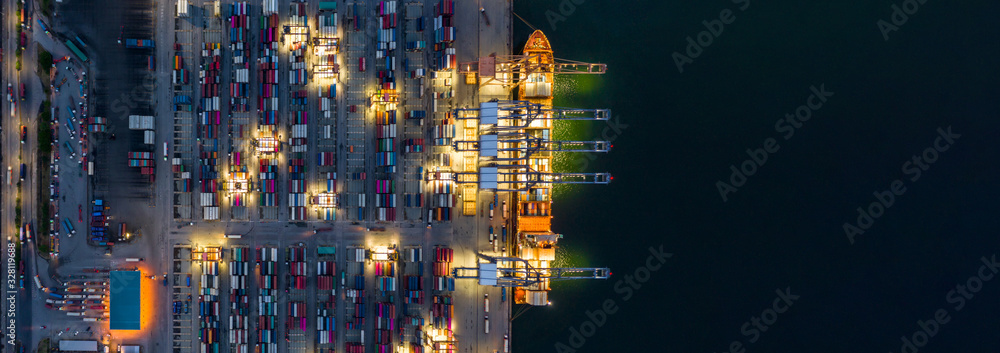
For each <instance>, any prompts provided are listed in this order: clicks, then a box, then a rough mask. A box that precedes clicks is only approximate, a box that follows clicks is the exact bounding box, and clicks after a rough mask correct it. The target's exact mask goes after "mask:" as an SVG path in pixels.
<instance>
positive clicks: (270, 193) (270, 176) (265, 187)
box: [258, 158, 278, 207]
mask: <svg viewBox="0 0 1000 353" xmlns="http://www.w3.org/2000/svg"><path fill="white" fill-rule="evenodd" d="M259 161H260V174H258V178H259V179H260V180H259V181H258V183H259V185H258V186H259V188H260V192H261V197H260V206H262V207H273V206H277V205H278V204H277V201H275V193H276V192H277V186H276V185H275V179H277V174H278V161H277V160H275V159H273V158H271V159H269V158H261V159H259Z"/></svg>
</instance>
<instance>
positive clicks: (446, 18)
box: [433, 0, 457, 70]
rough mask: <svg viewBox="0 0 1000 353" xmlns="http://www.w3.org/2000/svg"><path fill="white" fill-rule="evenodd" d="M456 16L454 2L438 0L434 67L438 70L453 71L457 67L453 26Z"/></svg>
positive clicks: (436, 6) (435, 10) (435, 19)
mask: <svg viewBox="0 0 1000 353" xmlns="http://www.w3.org/2000/svg"><path fill="white" fill-rule="evenodd" d="M454 14H455V3H454V1H453V0H438V1H437V3H436V4H434V16H436V17H434V60H433V62H434V67H435V69H437V70H451V69H454V68H455V67H456V66H457V59H456V58H455V48H454V47H452V44H453V42H454V41H455V27H454V26H453V25H452V15H454Z"/></svg>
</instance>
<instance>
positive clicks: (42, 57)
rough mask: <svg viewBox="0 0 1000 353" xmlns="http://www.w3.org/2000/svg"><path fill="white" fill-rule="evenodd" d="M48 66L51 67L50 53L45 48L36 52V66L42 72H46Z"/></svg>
mask: <svg viewBox="0 0 1000 353" xmlns="http://www.w3.org/2000/svg"><path fill="white" fill-rule="evenodd" d="M39 47H41V46H39ZM50 67H52V53H49V52H48V51H47V50H45V49H42V50H40V51H39V52H38V68H39V69H41V70H43V72H48V71H49V68H50Z"/></svg>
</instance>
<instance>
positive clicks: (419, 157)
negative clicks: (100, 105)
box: [25, 0, 608, 353]
mask: <svg viewBox="0 0 1000 353" xmlns="http://www.w3.org/2000/svg"><path fill="white" fill-rule="evenodd" d="M153 6H156V7H162V6H169V7H170V10H171V11H167V12H153V13H155V14H157V15H156V16H166V17H170V16H173V18H172V19H170V21H165V22H164V21H163V18H160V17H157V19H158V20H157V21H150V22H153V23H155V26H156V30H155V31H152V32H148V33H147V32H146V31H137V30H126V29H125V28H123V29H122V30H121V32H122V33H121V34H120V36H121V39H120V47H121V50H122V52H123V53H125V54H123V55H126V56H127V57H128V58H129V59H128V60H130V62H134V64H135V65H133V66H134V67H135V68H136V70H135V72H141V73H142V75H149V76H155V77H157V79H159V78H162V79H163V80H165V82H164V83H168V84H161V85H154V86H155V92H154V93H153V97H151V98H149V99H148V101H146V100H144V101H143V102H145V103H144V104H146V105H148V108H149V109H145V108H146V105H143V106H142V108H141V109H140V108H136V109H128V112H127V113H126V114H125V115H124V116H121V117H118V116H114V117H111V118H108V119H105V118H104V117H92V118H90V117H87V116H86V114H85V113H84V112H82V111H81V112H79V113H78V112H77V111H76V109H75V108H78V107H77V106H76V103H75V102H71V103H70V104H68V105H67V104H62V103H60V105H59V107H65V109H63V108H58V109H59V111H60V112H61V114H62V115H63V117H62V118H59V119H57V120H56V121H57V122H59V123H61V124H63V125H66V128H67V133H69V134H71V136H73V135H74V134H80V135H82V134H83V133H86V132H89V133H92V134H102V135H100V136H102V137H108V136H107V135H109V134H110V135H112V136H114V135H117V137H116V139H117V140H120V141H122V144H126V143H127V144H128V145H127V148H124V149H120V150H116V151H117V152H115V153H114V158H117V159H115V160H122V159H124V160H125V161H126V162H125V164H126V166H125V167H127V168H126V169H124V171H127V172H128V173H130V176H138V178H131V179H130V180H129V183H128V184H127V186H128V187H130V188H131V187H136V185H138V187H141V188H144V189H145V190H144V192H145V195H147V197H145V200H143V201H144V202H146V203H147V204H148V207H147V208H148V210H145V209H140V207H136V205H137V204H136V203H134V202H128V201H127V200H128V198H122V197H119V198H107V197H105V196H104V195H106V194H110V193H111V192H110V191H109V190H114V189H115V188H116V187H118V186H111V187H109V186H106V185H105V186H103V187H102V188H101V189H95V190H92V191H91V192H92V194H90V195H91V197H90V199H89V200H88V202H90V212H89V214H90V227H85V228H84V229H81V230H80V231H81V232H82V234H83V237H84V238H85V239H87V240H88V243H89V244H90V245H91V246H94V247H101V250H102V251H104V256H105V257H102V258H100V257H99V259H98V260H95V261H101V262H109V264H108V266H106V267H103V268H107V269H111V268H129V269H134V270H137V271H140V272H142V281H143V283H144V284H145V283H152V284H154V285H153V286H149V288H147V287H144V289H143V290H144V291H149V292H150V293H153V294H155V295H149V298H150V299H149V300H150V301H151V302H152V304H150V306H149V307H150V308H153V309H154V310H153V311H154V312H155V316H156V319H157V320H149V321H143V322H142V325H143V326H142V327H143V328H142V329H140V330H139V332H142V333H143V334H148V335H146V336H143V335H138V336H136V337H132V339H136V340H143V339H147V338H149V337H152V338H153V339H161V340H160V341H158V342H169V344H170V346H171V347H172V348H173V351H174V352H180V353H194V352H198V353H206V352H213V353H214V352H237V353H246V352H255V353H268V352H355V353H365V352H378V353H387V352H410V353H423V352H456V351H473V352H493V351H500V350H504V347H505V345H506V344H507V343H508V341H507V339H506V338H504V337H505V336H506V335H508V334H509V333H510V322H509V321H508V320H507V318H508V317H509V314H510V313H511V306H512V305H513V304H515V303H524V304H530V305H544V304H543V303H544V298H545V294H544V293H546V292H547V291H548V290H549V287H548V283H549V282H548V278H545V279H542V280H539V278H540V277H539V276H537V274H527V273H528V272H527V271H524V269H525V267H524V266H525V265H524V264H525V263H530V265H531V267H532V268H533V269H534V270H535V271H546V270H547V268H548V265H549V263H550V261H551V256H549V255H551V253H552V252H554V248H555V243H556V241H557V239H558V238H560V237H561V235H558V234H556V233H553V231H552V230H551V229H549V228H547V227H546V226H547V225H548V223H547V219H548V218H551V212H550V210H551V200H550V199H549V198H548V195H550V194H551V188H552V187H553V185H554V184H556V183H559V182H562V181H563V180H577V179H574V178H578V177H580V176H581V175H583V174H579V175H577V174H574V176H570V175H556V173H553V172H552V170H551V167H550V165H551V162H552V155H553V154H554V153H555V152H561V151H566V152H576V151H579V150H580V148H578V147H579V146H581V145H583V146H590V145H588V144H587V143H586V142H572V143H571V142H558V141H551V140H550V136H552V135H553V133H552V129H553V126H554V124H555V123H556V121H557V120H559V119H562V118H563V117H565V116H567V115H566V112H564V111H561V110H559V109H561V108H554V107H552V106H551V87H550V86H545V87H538V86H544V85H543V84H542V83H551V82H552V79H553V78H552V77H553V76H552V75H554V74H557V73H564V72H563V71H560V70H563V69H562V67H561V66H555V65H556V64H557V63H563V61H558V60H555V59H554V58H552V57H548V56H544V55H547V54H538V53H535V52H533V51H530V50H528V49H531V50H535V49H538V48H536V47H535V44H536V43H538V41H539V39H537V38H536V37H534V36H533V37H532V38H531V39H529V44H530V45H529V47H530V48H526V49H525V50H523V53H521V51H522V50H520V49H518V50H517V51H515V50H514V48H513V46H512V43H513V42H516V40H515V39H514V38H511V36H512V35H511V32H510V31H509V27H510V4H509V3H508V2H499V1H496V2H488V4H484V8H485V9H488V10H484V11H487V12H489V16H490V17H491V18H493V19H494V22H493V23H491V24H484V23H483V22H481V18H482V16H483V15H484V12H480V11H479V10H478V9H477V8H473V7H471V6H469V5H468V4H463V3H457V2H455V1H453V0H433V1H420V0H418V1H407V2H403V1H398V0H375V1H367V0H366V1H346V2H339V1H288V0H253V1H229V2H224V1H178V2H171V3H170V4H160V3H157V4H155V5H153ZM160 13H162V14H164V15H159V14H160ZM504 22H506V23H504ZM163 23H167V24H169V26H168V27H164V28H161V27H163V26H164V24H163ZM477 28H478V29H477ZM477 33H478V34H477ZM540 38H541V40H543V41H544V37H543V36H542V37H540ZM78 41H79V40H78ZM79 43H80V45H83V42H82V41H79ZM157 44H158V45H157ZM545 45H547V42H546V43H545ZM542 49H544V48H542ZM88 50H89V49H88ZM79 55H82V53H80V54H78V56H79ZM539 55H542V56H539ZM469 60H477V62H476V64H475V65H466V64H467V63H466V61H469ZM491 60H492V61H491ZM518 65H520V66H518ZM473 66H474V67H475V69H474V70H473V68H472V67H473ZM528 82H532V84H527V83H528ZM525 92H530V93H525ZM84 94H85V93H84V92H83V91H81V94H80V95H81V97H82V96H83V95H84ZM525 94H527V95H525ZM546 95H547V96H546ZM546 97H548V98H546ZM546 99H548V100H546ZM588 111H590V110H587V109H575V110H571V111H567V112H569V114H570V116H571V118H572V119H570V120H587V118H586V116H585V115H586V114H587V113H586V112H588ZM601 112H602V113H600V116H601V117H604V116H606V115H607V114H608V113H607V112H606V111H601ZM590 120H600V119H590ZM116 124H117V125H116ZM107 125H112V126H111V127H107ZM110 139H111V138H108V140H110ZM563 146H573V147H574V148H571V149H561V148H562V147H563ZM62 147H63V148H62V150H63V153H64V155H68V156H70V158H75V157H76V156H77V155H79V156H80V157H84V155H85V153H86V151H87V148H86V145H85V144H84V143H82V142H81V143H77V144H70V142H66V141H64V142H63V144H62ZM108 156H109V154H106V153H103V154H101V155H100V157H98V158H101V159H98V163H96V164H98V165H99V166H102V165H105V163H103V161H105V160H110V159H111V158H109V157H108ZM161 156H162V157H163V160H162V161H161V160H160V157H161ZM82 164H83V165H89V164H87V163H82ZM168 169H169V171H168ZM90 171H91V172H93V174H96V176H100V175H105V174H108V173H109V172H108V170H107V168H105V167H98V168H97V169H96V170H94V169H93V168H92V167H91V170H90ZM88 174H90V173H88ZM157 177H159V178H157ZM583 178H584V179H586V178H588V176H583ZM587 180H591V179H587ZM601 180H603V179H601ZM587 183H595V184H600V183H603V182H587ZM123 185H126V184H123ZM130 190H131V189H130ZM136 195H138V194H136ZM58 196H59V195H58V194H55V193H53V194H52V197H53V199H54V198H57V197H58ZM130 197H135V198H139V197H138V196H130ZM119 204H121V206H118V205H119ZM112 205H114V207H115V208H112V207H111V206H112ZM144 205H145V204H144ZM86 206H87V205H86V204H81V205H80V212H79V213H80V214H79V217H78V218H79V222H83V221H84V217H85V216H86V214H87V212H85V211H87V210H85V209H84V208H86ZM131 215H138V216H136V217H132V216H131ZM72 218H73V217H68V218H67V217H65V216H64V217H63V218H62V219H60V218H58V217H56V218H55V219H57V220H58V221H56V223H55V225H56V226H57V227H56V228H57V231H61V233H65V234H66V235H67V238H68V237H69V236H70V235H73V234H74V233H76V232H77V230H76V229H75V228H74V226H73V224H72V223H71V220H72ZM84 224H85V223H84ZM126 224H127V227H126ZM28 227H30V224H29V225H28ZM25 229H27V228H25ZM494 230H495V232H494ZM27 233H29V234H30V231H27ZM557 235H558V236H557ZM161 240H162V241H163V242H164V243H165V244H169V246H170V247H169V249H170V251H167V252H166V254H158V253H157V252H155V251H153V252H151V249H152V248H147V247H145V246H131V245H133V244H149V242H150V241H161ZM116 244H117V245H118V246H117V247H116V246H115V245H116ZM126 244H127V245H129V246H122V245H126ZM121 259H131V260H126V261H124V262H122V261H120V260H121ZM134 259H142V260H139V261H132V260H134ZM553 273H558V272H557V271H556V272H553ZM550 274H551V273H546V274H545V275H550ZM593 278H602V277H601V276H595V277H593ZM39 285H40V283H39ZM103 291H104V292H106V290H103ZM104 292H102V289H101V286H90V285H70V286H67V287H66V288H64V289H61V290H58V291H52V292H50V293H49V295H48V296H49V297H51V300H52V301H53V302H52V303H47V304H50V305H51V306H52V308H53V309H54V310H56V311H63V312H65V313H63V314H64V315H63V316H64V317H80V318H87V319H94V320H101V319H103V318H104V317H105V316H106V315H103V314H102V313H104V312H106V310H105V309H106V308H107V307H108V303H106V302H105V301H104V298H103V297H95V296H102V295H104ZM146 295H147V293H144V298H145V297H146ZM508 295H509V296H510V300H508ZM71 297H72V298H71ZM484 298H490V299H489V300H485V301H484ZM86 300H91V301H90V302H84V301H86ZM72 301H80V302H72ZM487 313H488V314H489V315H490V316H491V317H487ZM161 315H162V316H161ZM146 317H151V316H146ZM161 319H162V320H161ZM77 320H79V319H77ZM144 337H145V338H144ZM147 343H149V342H147ZM154 347H155V343H154ZM146 348H147V349H146V350H147V351H157V350H159V349H161V348H153V349H149V345H148V344H146Z"/></svg>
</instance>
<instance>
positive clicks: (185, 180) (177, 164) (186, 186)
mask: <svg viewBox="0 0 1000 353" xmlns="http://www.w3.org/2000/svg"><path fill="white" fill-rule="evenodd" d="M170 169H171V170H172V171H173V172H174V174H180V180H177V181H175V185H174V191H178V192H191V190H192V188H191V184H192V183H191V171H189V170H188V166H187V165H184V164H181V159H180V158H174V159H172V160H171V162H170Z"/></svg>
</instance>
